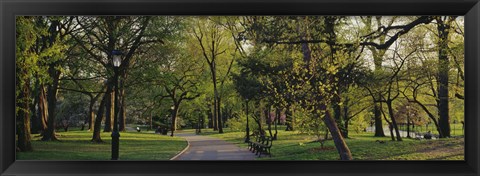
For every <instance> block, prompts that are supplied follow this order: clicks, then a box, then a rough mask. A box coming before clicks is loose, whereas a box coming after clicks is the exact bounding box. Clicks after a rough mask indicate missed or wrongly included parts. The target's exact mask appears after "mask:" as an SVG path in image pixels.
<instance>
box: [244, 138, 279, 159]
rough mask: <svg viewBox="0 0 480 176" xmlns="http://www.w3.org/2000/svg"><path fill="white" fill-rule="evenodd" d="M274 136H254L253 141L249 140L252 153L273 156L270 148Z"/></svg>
mask: <svg viewBox="0 0 480 176" xmlns="http://www.w3.org/2000/svg"><path fill="white" fill-rule="evenodd" d="M272 143H273V138H272V137H266V136H263V135H256V136H254V140H253V141H248V148H249V150H250V151H252V153H255V155H258V157H260V156H261V155H262V154H266V155H269V156H270V157H271V156H272V154H271V152H270V149H271V148H272Z"/></svg>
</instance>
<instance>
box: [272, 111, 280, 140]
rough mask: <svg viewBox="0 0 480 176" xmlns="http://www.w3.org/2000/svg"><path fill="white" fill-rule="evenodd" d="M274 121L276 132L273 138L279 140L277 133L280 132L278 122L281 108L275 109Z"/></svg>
mask: <svg viewBox="0 0 480 176" xmlns="http://www.w3.org/2000/svg"><path fill="white" fill-rule="evenodd" d="M274 122H275V134H273V140H277V134H278V129H277V125H278V123H280V108H276V109H275V119H274Z"/></svg>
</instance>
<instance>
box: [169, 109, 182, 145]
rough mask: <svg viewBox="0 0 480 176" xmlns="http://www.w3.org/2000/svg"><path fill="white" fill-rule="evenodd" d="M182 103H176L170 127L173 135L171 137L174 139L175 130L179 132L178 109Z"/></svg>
mask: <svg viewBox="0 0 480 176" xmlns="http://www.w3.org/2000/svg"><path fill="white" fill-rule="evenodd" d="M179 105H180V103H179V102H178V103H174V105H173V107H174V108H173V110H172V124H171V126H170V130H171V134H170V136H172V137H173V135H174V132H175V130H177V114H178V107H179Z"/></svg>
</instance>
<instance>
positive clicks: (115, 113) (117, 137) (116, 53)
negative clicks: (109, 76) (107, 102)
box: [112, 50, 122, 160]
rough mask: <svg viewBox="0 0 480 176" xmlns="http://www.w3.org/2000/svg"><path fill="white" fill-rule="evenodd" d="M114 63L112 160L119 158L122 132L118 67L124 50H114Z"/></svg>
mask: <svg viewBox="0 0 480 176" xmlns="http://www.w3.org/2000/svg"><path fill="white" fill-rule="evenodd" d="M112 64H113V71H114V81H115V106H114V110H113V131H112V160H118V150H119V143H120V133H119V132H118V68H119V67H120V65H121V64H122V52H121V51H119V50H113V51H112Z"/></svg>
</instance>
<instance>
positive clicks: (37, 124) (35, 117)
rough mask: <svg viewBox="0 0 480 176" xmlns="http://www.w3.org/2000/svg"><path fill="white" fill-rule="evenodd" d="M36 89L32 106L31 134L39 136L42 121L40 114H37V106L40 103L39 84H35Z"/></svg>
mask: <svg viewBox="0 0 480 176" xmlns="http://www.w3.org/2000/svg"><path fill="white" fill-rule="evenodd" d="M35 85H36V87H35V88H33V90H34V91H33V95H32V96H33V97H34V100H33V103H32V104H30V114H31V115H30V132H31V134H38V133H39V131H40V129H41V120H40V113H37V105H38V101H39V99H40V98H39V96H38V94H39V89H38V84H35Z"/></svg>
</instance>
